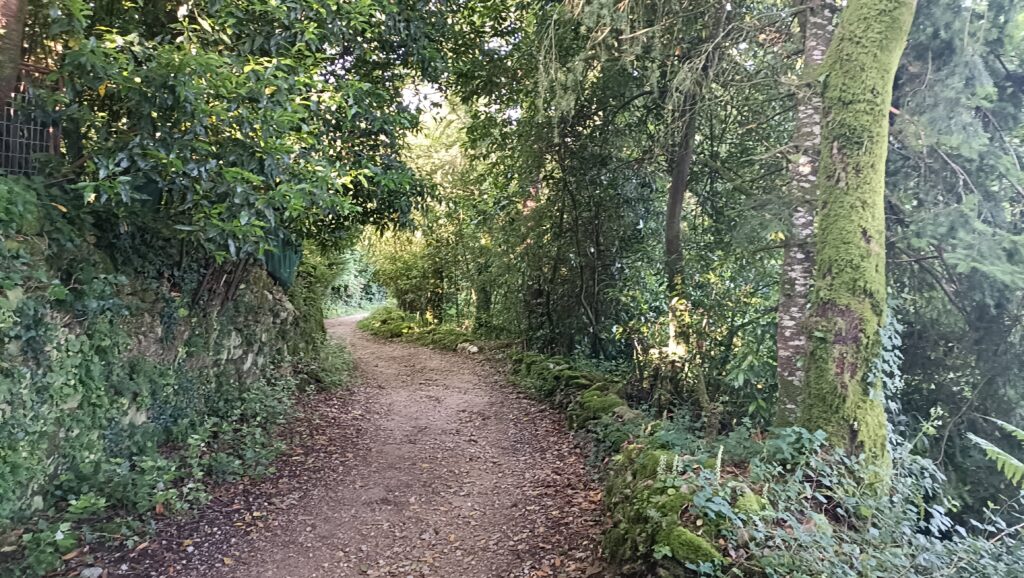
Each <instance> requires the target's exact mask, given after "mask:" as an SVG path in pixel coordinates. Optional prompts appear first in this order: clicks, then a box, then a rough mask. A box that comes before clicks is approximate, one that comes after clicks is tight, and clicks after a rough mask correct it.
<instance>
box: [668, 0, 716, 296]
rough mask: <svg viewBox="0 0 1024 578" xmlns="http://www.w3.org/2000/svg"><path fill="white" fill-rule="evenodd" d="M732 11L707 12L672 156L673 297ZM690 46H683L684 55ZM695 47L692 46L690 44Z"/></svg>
mask: <svg viewBox="0 0 1024 578" xmlns="http://www.w3.org/2000/svg"><path fill="white" fill-rule="evenodd" d="M728 13H729V6H728V3H727V2H721V3H720V4H719V5H718V6H717V7H715V9H714V10H712V11H711V12H710V13H709V15H708V20H709V21H708V23H707V24H706V26H704V27H703V31H704V37H703V39H702V44H703V45H702V46H700V47H699V48H698V49H697V52H698V53H700V54H703V60H702V61H701V63H700V68H699V72H698V73H697V74H696V77H695V78H694V80H693V81H691V86H690V87H689V88H688V90H687V91H686V93H685V94H684V95H683V104H682V107H681V108H682V115H683V119H684V120H683V127H682V131H681V132H680V135H679V141H678V144H677V145H676V147H675V151H674V154H673V155H672V156H671V159H672V160H671V163H670V164H671V167H670V170H671V175H672V177H671V180H670V182H669V187H668V200H667V202H666V210H665V275H666V278H667V281H668V289H669V295H670V298H671V297H672V296H675V294H676V293H677V292H678V291H677V290H678V288H679V284H680V283H681V279H680V275H681V273H682V267H683V248H682V246H683V242H682V239H683V233H682V216H683V199H684V197H685V196H686V189H687V188H688V186H689V184H690V173H691V170H692V168H693V158H694V153H695V151H694V145H695V144H696V143H695V141H696V137H697V109H698V107H699V106H700V104H701V101H702V100H703V96H704V90H705V88H706V85H707V84H708V82H709V81H710V80H711V76H712V74H713V73H714V69H715V65H716V64H717V62H718V53H719V50H720V46H719V45H720V43H721V35H722V31H723V29H724V26H725V18H726V15H727V14H728ZM685 49H687V47H684V46H680V47H679V48H678V53H679V54H682V53H683V52H684V50H685ZM689 49H690V50H693V48H692V47H689Z"/></svg>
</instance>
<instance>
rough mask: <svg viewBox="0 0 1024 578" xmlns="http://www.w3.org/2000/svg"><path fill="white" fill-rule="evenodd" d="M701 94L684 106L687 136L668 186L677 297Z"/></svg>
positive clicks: (671, 276) (669, 245) (669, 271)
mask: <svg viewBox="0 0 1024 578" xmlns="http://www.w3.org/2000/svg"><path fill="white" fill-rule="evenodd" d="M698 100H699V95H698V94H696V93H695V92H693V91H691V92H689V93H688V94H687V95H686V97H685V99H684V103H683V106H684V107H685V109H686V120H685V121H684V123H683V134H682V136H681V137H680V139H679V150H677V151H676V153H675V159H674V162H673V163H672V180H671V181H670V182H669V186H668V202H667V203H666V210H665V276H666V279H667V281H668V293H669V295H670V296H675V294H676V292H677V291H678V289H679V285H680V283H681V279H680V274H681V273H682V269H683V231H682V227H683V198H684V197H685V196H686V188H687V186H689V183H690V169H691V168H693V156H694V151H693V146H694V141H695V139H696V137H697V102H698Z"/></svg>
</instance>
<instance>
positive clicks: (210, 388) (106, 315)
mask: <svg viewBox="0 0 1024 578" xmlns="http://www.w3.org/2000/svg"><path fill="white" fill-rule="evenodd" d="M75 195H76V194H71V193H66V192H64V191H61V190H59V189H52V188H46V187H43V186H41V185H39V184H38V183H30V182H28V181H19V180H14V179H2V178H0V349H2V350H3V351H4V355H3V356H2V358H0V576H4V577H7V576H42V575H48V574H52V573H54V572H57V571H59V570H60V569H61V568H62V567H64V568H65V569H66V570H69V571H72V572H77V571H79V570H82V569H84V568H87V567H90V564H92V562H93V561H94V560H93V559H92V557H91V554H89V552H88V548H86V546H89V545H91V544H95V543H96V542H105V541H113V542H116V543H119V544H121V545H123V546H127V547H133V546H135V545H136V544H137V543H140V542H142V541H144V540H145V539H146V537H147V536H148V534H149V532H150V530H151V529H152V527H153V524H154V520H155V519H157V518H160V517H166V516H178V515H184V514H186V513H187V512H188V511H189V510H190V509H192V508H194V507H196V506H198V505H201V504H203V503H204V502H206V501H207V500H208V499H209V491H210V486H211V485H212V484H216V483H219V482H223V481H230V480H235V479H238V478H240V477H243V476H254V475H262V474H265V473H267V472H269V471H270V470H271V468H272V463H273V459H274V458H275V456H276V455H277V453H278V451H279V450H280V449H281V444H280V441H279V440H278V438H277V437H276V436H275V430H276V429H277V428H278V427H279V426H281V425H282V424H283V423H284V422H285V421H286V420H287V419H288V417H289V416H290V415H291V411H292V406H293V399H294V396H295V395H296V393H298V392H304V391H312V390H321V389H331V388H336V387H341V386H343V385H344V384H345V383H346V381H347V379H348V375H349V371H350V368H351V359H350V357H349V355H348V353H347V352H346V351H345V350H344V349H343V348H342V347H341V346H340V345H337V344H332V343H329V342H327V341H326V339H325V338H324V336H323V329H322V314H319V313H318V311H317V309H316V308H317V307H318V306H319V303H320V301H319V299H318V298H317V296H316V295H315V293H310V291H308V290H306V289H305V288H304V286H303V280H304V279H305V278H306V277H304V276H303V275H301V274H300V276H299V286H298V287H296V288H293V294H294V295H299V294H302V293H303V292H305V296H306V297H307V298H306V299H305V300H303V299H295V300H294V303H292V302H290V301H289V300H288V298H287V297H286V295H285V293H284V292H283V291H282V290H281V289H280V288H279V287H277V286H276V285H275V284H274V283H273V282H272V281H271V280H270V278H269V277H268V276H267V274H266V273H265V272H264V271H263V270H262V268H260V267H258V266H254V265H252V264H251V263H250V264H244V263H230V264H223V265H218V264H216V263H215V262H214V261H213V260H211V259H207V258H200V257H195V258H193V259H191V260H184V259H182V260H181V261H177V260H176V258H177V256H178V255H179V254H180V253H179V251H178V250H177V249H178V245H177V244H176V243H173V242H170V241H168V240H167V239H163V238H160V237H158V236H156V235H154V234H152V233H150V232H149V229H148V228H147V227H138V228H137V229H134V230H131V229H130V230H127V231H126V232H122V233H120V234H114V235H107V234H105V233H106V232H105V231H99V230H97V228H96V227H94V226H93V224H92V223H93V220H94V219H95V220H96V222H104V221H103V219H102V218H101V217H103V216H104V215H102V214H101V215H98V216H94V215H91V214H90V211H94V210H98V209H94V208H92V207H90V206H86V205H83V204H82V202H81V200H80V199H81V195H77V199H79V200H77V201H76V196H75ZM168 256H170V257H168ZM115 263H116V265H115ZM307 277H308V276H307ZM223 287H233V289H230V290H223V289H222V288H223ZM229 291H230V292H229ZM318 319H319V321H318ZM318 323H319V324H320V328H319V330H316V326H317V324H318ZM311 328H312V329H311Z"/></svg>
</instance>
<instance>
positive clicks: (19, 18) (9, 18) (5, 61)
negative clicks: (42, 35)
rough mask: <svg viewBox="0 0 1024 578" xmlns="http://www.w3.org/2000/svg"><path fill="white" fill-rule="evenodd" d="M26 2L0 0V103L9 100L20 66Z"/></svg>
mask: <svg viewBox="0 0 1024 578" xmlns="http://www.w3.org/2000/svg"><path fill="white" fill-rule="evenodd" d="M27 5H28V2H27V0H0V103H2V102H4V101H6V100H7V99H8V98H10V95H11V94H12V93H13V92H14V90H15V83H16V82H17V80H18V70H19V68H20V65H21V51H22V45H21V44H22V37H23V35H24V33H25V12H26V8H27Z"/></svg>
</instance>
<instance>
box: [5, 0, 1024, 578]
mask: <svg viewBox="0 0 1024 578" xmlns="http://www.w3.org/2000/svg"><path fill="white" fill-rule="evenodd" d="M9 5H17V6H22V5H23V6H25V7H27V10H26V11H24V12H23V13H19V14H24V15H25V21H26V24H25V26H24V42H23V46H21V47H20V48H21V49H22V53H21V54H20V55H17V54H15V55H10V54H6V53H0V57H2V58H8V59H9V60H16V59H17V58H16V57H18V56H20V57H21V58H22V59H23V60H25V61H27V62H29V63H31V64H32V65H33V67H32V69H33V70H49V71H50V72H49V73H48V74H44V75H42V76H40V77H39V78H36V79H35V80H33V81H32V82H31V83H30V87H29V91H28V94H27V98H26V102H25V103H24V105H23V106H24V108H25V110H24V111H22V112H23V113H25V114H29V115H30V116H31V118H32V119H33V121H32V122H34V123H35V124H34V125H33V126H35V127H37V128H40V129H44V130H45V129H52V130H54V131H55V132H59V134H60V146H59V150H57V151H54V153H55V154H50V155H45V156H43V157H41V158H38V159H35V160H34V167H35V169H34V170H35V176H34V177H32V178H22V177H14V176H10V177H8V176H0V291H2V293H0V346H2V347H3V350H4V352H5V355H4V358H3V360H2V361H0V556H3V557H4V558H3V563H5V564H7V565H8V566H9V567H11V568H14V569H15V571H17V572H19V573H37V574H38V573H46V572H49V571H52V570H53V569H55V568H57V567H58V566H59V565H60V564H61V556H62V555H64V554H66V553H68V552H70V551H73V550H74V549H75V548H76V547H77V546H78V545H79V544H82V543H83V542H89V541H92V540H96V539H98V538H99V537H100V536H102V535H118V536H136V535H140V534H141V533H142V531H143V530H144V527H143V526H144V525H145V523H146V520H147V516H153V515H168V514H170V513H174V512H175V511H178V510H183V509H185V508H186V507H188V506H190V505H193V504H195V503H198V502H201V501H202V500H203V499H204V497H205V492H206V489H207V484H208V483H209V481H210V480H220V479H230V478H232V477H236V476H240V475H244V474H250V473H254V472H259V471H261V469H264V468H266V467H267V465H268V464H269V463H270V458H271V457H272V455H273V449H274V446H275V443H276V442H275V441H274V438H273V430H274V426H275V425H276V424H279V423H281V421H282V420H283V419H284V418H285V416H286V415H287V412H288V407H289V404H290V400H291V399H292V396H293V395H294V394H295V393H296V392H300V391H307V390H311V389H317V388H324V387H333V386H336V385H338V384H339V383H340V382H342V381H343V377H342V376H343V375H344V374H345V373H346V371H347V368H348V365H349V361H348V358H347V357H346V355H345V354H344V352H343V351H339V350H337V349H336V348H334V347H332V346H329V345H328V344H327V343H326V342H325V340H324V337H323V318H324V315H325V314H342V313H347V312H351V311H355V310H359V309H363V308H367V307H370V306H375V305H377V304H380V303H382V302H383V301H384V300H385V292H386V293H387V296H388V297H390V298H391V299H393V301H394V303H395V305H396V306H397V308H391V307H389V308H386V309H383V310H380V311H379V312H378V313H376V314H374V315H372V316H370V317H368V318H367V319H366V320H365V321H364V322H363V323H362V325H361V326H362V327H363V328H364V329H365V330H367V331H370V332H373V333H376V334H379V335H382V336H385V337H401V338H404V339H408V340H412V341H417V342H420V343H425V344H428V345H433V346H437V347H443V348H446V349H454V348H456V347H459V346H462V345H463V344H466V343H467V342H470V341H473V342H474V343H478V342H479V341H478V340H480V339H485V340H487V341H488V342H489V343H491V344H494V345H495V347H496V348H497V349H502V350H504V349H509V348H511V349H516V350H518V351H519V352H521V353H522V352H526V353H523V354H522V355H520V356H519V357H517V359H518V361H517V362H516V368H517V372H518V375H519V378H520V380H521V381H522V382H523V383H524V385H526V386H527V387H529V388H531V389H532V390H533V391H535V392H536V393H537V394H538V395H540V396H542V397H544V398H546V399H549V400H551V401H552V402H553V403H555V404H556V405H560V406H561V407H563V408H564V409H566V410H567V411H568V414H569V419H570V424H571V425H572V426H573V427H575V428H577V429H581V430H586V431H588V432H590V433H591V434H592V436H593V439H594V440H595V446H596V448H597V453H598V455H599V456H600V457H602V458H609V459H610V462H609V463H611V464H612V466H611V467H610V468H609V469H608V470H607V472H606V473H607V475H608V491H607V500H606V501H607V505H608V508H609V513H610V515H611V516H612V520H613V523H614V527H613V529H612V531H610V532H609V533H608V535H607V537H606V544H605V546H606V548H605V550H606V553H607V554H608V555H609V557H610V558H611V559H612V560H613V561H614V562H617V563H619V564H620V565H621V566H622V568H623V571H624V572H626V571H636V572H661V573H663V574H668V575H680V574H687V573H705V574H714V573H721V574H723V575H768V576H820V575H828V576H891V575H908V576H932V575H964V576H972V575H1001V574H1007V575H1009V574H1012V573H1013V572H1017V573H1019V571H1017V570H1015V568H1019V567H1020V566H1021V563H1022V562H1021V561H1022V559H1024V558H1022V555H1021V553H1020V551H1019V547H1018V546H1017V545H1016V541H1015V540H1016V538H1017V535H1018V533H1019V529H1020V527H1021V526H1020V525H1019V523H1018V518H1019V517H1020V515H1021V512H1020V511H1019V503H1020V491H1019V488H1018V487H1017V483H1018V482H1019V481H1020V479H1021V475H1022V474H1021V472H1024V466H1022V465H1021V464H1022V463H1024V458H1022V457H1021V456H1022V455H1021V452H1020V448H1021V446H1020V444H1019V443H1018V439H1019V437H1020V436H1019V432H1020V431H1021V429H1020V428H1021V425H1022V424H1024V410H1022V407H1024V405H1022V403H1021V402H1022V399H1021V397H1022V390H1021V387H1020V380H1019V379H1018V376H1019V375H1020V374H1021V372H1022V370H1024V367H1021V363H1022V361H1021V360H1022V359H1024V329H1022V327H1024V325H1022V323H1024V309H1022V308H1024V244H1022V235H1024V231H1022V230H1021V227H1022V222H1024V221H1022V216H1024V215H1022V208H1024V188H1022V187H1024V178H1022V177H1024V174H1022V169H1021V163H1020V157H1021V154H1022V152H1024V151H1022V144H1021V143H1022V139H1024V116H1022V112H1021V111H1022V110H1024V108H1022V96H1021V95H1022V90H1024V69H1022V59H1024V16H1022V12H1021V10H1020V3H1019V2H1018V1H1017V0H989V1H982V2H968V3H964V2H957V1H954V0H920V2H919V3H918V5H917V6H916V15H915V17H914V20H913V23H912V25H911V27H910V33H909V42H906V43H905V42H904V36H905V34H906V28H907V25H908V24H909V23H910V22H909V19H910V16H911V12H912V11H913V10H914V5H913V3H912V2H909V1H907V0H850V2H847V3H844V4H843V6H833V5H831V4H829V5H828V7H827V9H823V8H822V5H823V2H822V1H820V0H801V2H798V3H796V4H791V3H781V2H777V1H775V0H740V1H724V0H693V1H690V2H671V1H667V0H655V1H652V2H619V1H617V0H594V1H590V2H583V1H582V0H565V1H563V2H536V1H529V0H528V1H517V0H500V1H488V2H470V1H457V2H427V1H424V0H401V1H398V2H384V1H382V0H360V1H357V2H348V1H340V0H329V1H325V2H312V1H308V0H207V1H203V2H183V3H175V2H167V1H164V0H161V1H158V2H145V3H142V2H135V1H129V0H110V1H103V2H86V1H84V0H31V1H26V2H21V1H19V2H4V4H2V6H3V7H4V8H5V9H6V8H7V7H8V6H9ZM836 13H837V14H836ZM815 18H824V19H825V20H826V21H825V22H817V23H815V21H814V19H815ZM19 19H20V16H19ZM815 26H818V28H815ZM833 29H834V30H835V35H834V39H835V42H834V43H833V44H832V45H831V47H830V48H828V51H827V53H828V55H831V58H829V56H828V55H826V54H825V53H824V52H822V53H821V54H818V56H819V57H823V58H824V59H825V60H824V63H823V64H822V67H823V68H821V69H818V68H817V67H816V66H813V65H812V64H813V63H812V59H811V58H810V56H811V53H812V52H813V49H814V48H815V46H818V45H815V44H814V42H819V43H820V46H818V48H820V50H821V51H824V50H825V46H826V45H828V44H829V42H831V41H832V39H833V36H832V31H833ZM813 34H817V35H818V36H816V37H815V36H813ZM10 38H14V36H8V35H5V36H4V37H3V39H4V42H3V43H0V50H3V51H8V52H9V51H11V50H12V46H13V47H14V48H13V49H14V50H15V51H17V49H18V48H19V47H17V46H14V44H12V43H11V42H8V41H7V40H8V39H10ZM809 39H810V40H809ZM812 40H813V42H812ZM904 44H906V48H905V50H903V46H904ZM901 50H902V57H901V58H899V60H898V63H897V56H898V53H899V52H900V51H901ZM11 56H13V57H15V58H9V57H11ZM815 58H817V57H815ZM817 59H818V61H821V58H817ZM5 62H6V61H5ZM844 67H845V68H844ZM893 74H895V79H893ZM0 76H3V77H4V78H6V77H7V76H9V75H8V74H7V68H5V69H4V74H2V75H0ZM3 82H6V80H3ZM890 88H891V90H892V94H891V98H890V95H889V91H890ZM815 99H817V100H815ZM890 101H891V102H890ZM815 102H817V103H818V104H817V108H815V106H814V103H815ZM805 105H806V106H805ZM428 109H429V110H428ZM815 115H817V116H815ZM802 131H803V132H802ZM801 138H803V139H804V140H803V142H801V140H800V139H801ZM822 139H824V142H821V141H822ZM886 145H888V146H887V147H886ZM886 148H887V149H888V150H887V151H886ZM886 153H887V158H886ZM819 176H820V177H821V178H820V179H819V181H824V182H821V183H820V184H814V183H815V182H816V181H815V180H816V179H818V177H819ZM800 179H803V180H802V181H801V180H800ZM798 181H799V183H803V184H805V185H808V186H807V187H806V188H808V189H810V190H809V191H803V190H801V189H800V186H794V183H798ZM799 183H798V184H799ZM804 213H806V215H804ZM804 216H806V218H804ZM796 217H800V218H796ZM801 219H803V220H801ZM800 226H802V227H803V229H801V230H797V229H798V228H799V227H800ZM811 232H813V233H814V234H813V236H812V235H811V234H810V233H811ZM802 252H806V255H803V256H804V257H807V258H806V259H805V260H804V263H805V264H807V268H808V269H807V270H805V271H802V272H801V274H802V275H803V277H800V276H799V275H795V274H794V273H795V270H794V267H796V265H794V262H793V261H792V260H791V259H790V258H789V257H790V255H792V254H795V253H802ZM814 256H817V257H818V258H817V260H815V259H814V258H812V257H814ZM801 266H802V265H801ZM812 266H813V267H814V270H813V271H811V270H810V267H812ZM812 273H813V274H812ZM798 278H799V279H804V280H805V281H803V283H804V287H803V289H804V291H805V293H806V295H805V298H806V299H807V300H808V301H809V302H810V303H811V304H812V307H813V309H811V310H810V311H811V314H810V315H808V310H807V309H808V308H807V307H806V306H805V305H799V306H797V307H796V309H795V311H796V314H797V315H796V317H798V318H799V319H793V318H791V317H787V316H782V315H780V312H779V309H780V308H781V307H782V305H781V304H780V303H781V302H782V301H785V300H786V298H787V296H788V292H789V291H790V289H791V288H792V287H791V285H792V284H787V283H788V281H787V280H790V281H791V280H793V279H798ZM789 313H792V311H790V312H789ZM804 318H806V319H804ZM786 331H789V332H790V333H791V334H792V335H793V336H794V337H795V341H796V342H799V343H803V344H804V345H808V344H809V345H808V347H809V348H810V350H811V351H812V353H813V355H812V356H811V357H809V358H808V357H807V356H806V352H800V351H797V350H798V349H799V348H797V350H794V349H787V351H785V352H783V349H785V348H787V347H788V346H789V345H790V344H789V343H785V344H784V343H783V341H782V340H781V339H780V338H779V336H780V335H781V334H783V333H785V332H786ZM784 346H785V347H784ZM805 349H806V348H805ZM794 351H796V355H797V357H798V359H797V360H796V362H795V364H794V363H791V362H793V361H794V358H792V357H786V356H789V355H791V354H794ZM786 363H790V367H789V368H788V370H793V369H796V370H797V371H796V372H795V374H806V375H805V376H804V379H806V380H808V381H805V382H799V383H798V382H797V381H795V380H790V381H789V382H787V383H789V384H792V385H795V386H796V387H795V388H794V391H795V392H796V393H795V394H791V393H790V392H788V391H787V390H788V385H787V386H785V387H782V388H781V389H780V387H779V382H780V378H783V376H782V375H781V371H780V370H784V368H783V365H785V364H786ZM805 367H806V368H807V371H806V372H805V371H803V369H804V368H805ZM791 373H794V372H792V371H791ZM783 380H784V381H785V380H789V378H788V377H786V378H784V379H783ZM787 396H789V397H787ZM780 398H784V399H780ZM798 406H799V407H798ZM780 408H789V409H792V410H793V411H788V412H782V411H780ZM883 408H884V414H883ZM783 414H787V415H786V416H785V417H786V419H787V420H791V421H793V422H795V424H796V425H804V426H808V427H807V428H804V429H800V428H799V427H787V428H773V427H772V426H775V425H787V426H788V425H793V424H792V423H786V422H785V420H783V419H782V418H780V416H782V415H783ZM883 417H884V418H887V423H883V421H884V420H883ZM819 427H820V428H822V429H823V430H826V431H827V434H824V435H823V434H821V433H819V432H816V431H814V430H815V429H817V428H819ZM844 449H845V450H846V451H842V450H844ZM865 455H866V456H867V458H868V459H865ZM993 459H994V460H995V461H994V462H993ZM890 461H891V464H890V463H889V462H890ZM1004 474H1005V475H1004ZM110 524H113V525H114V526H110ZM115 526H116V528H115Z"/></svg>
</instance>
